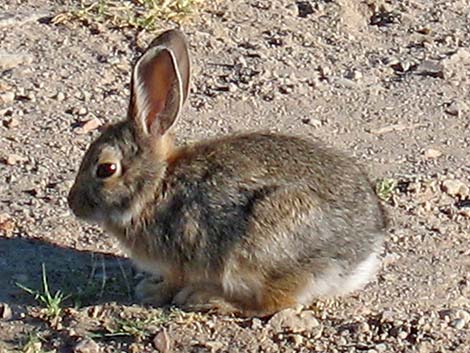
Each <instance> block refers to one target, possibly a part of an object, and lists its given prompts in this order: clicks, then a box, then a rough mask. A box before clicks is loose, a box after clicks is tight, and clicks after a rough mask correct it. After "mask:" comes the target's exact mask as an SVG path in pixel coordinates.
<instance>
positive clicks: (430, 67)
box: [416, 60, 444, 78]
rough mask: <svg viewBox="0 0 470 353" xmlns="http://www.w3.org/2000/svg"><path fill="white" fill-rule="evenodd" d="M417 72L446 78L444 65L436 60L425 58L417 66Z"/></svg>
mask: <svg viewBox="0 0 470 353" xmlns="http://www.w3.org/2000/svg"><path fill="white" fill-rule="evenodd" d="M416 73H417V74H418V75H422V76H431V77H437V78H444V66H443V65H442V64H441V63H440V62H438V61H434V60H424V61H422V62H421V64H419V65H418V67H417V68H416Z"/></svg>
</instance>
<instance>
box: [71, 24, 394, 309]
mask: <svg viewBox="0 0 470 353" xmlns="http://www.w3.org/2000/svg"><path fill="white" fill-rule="evenodd" d="M168 33H170V34H168ZM165 35H166V36H168V35H170V37H171V41H168V40H166V39H165V38H166V37H165ZM162 38H163V39H161V40H157V41H156V42H154V44H153V45H154V46H156V47H155V48H156V49H149V51H148V52H147V53H148V54H144V59H141V61H139V62H138V63H137V66H136V69H135V73H134V76H133V82H134V83H133V85H134V86H133V87H134V89H133V92H134V93H133V97H134V95H135V94H144V96H142V97H140V98H132V100H131V105H130V107H131V108H130V109H129V119H128V120H127V121H124V122H121V123H118V124H115V125H113V126H111V127H109V128H108V129H107V130H106V131H105V132H103V134H102V135H101V137H100V138H98V139H97V141H95V142H94V143H93V144H92V145H91V147H90V149H89V151H88V152H87V154H86V155H85V157H84V161H83V163H82V166H81V168H80V172H79V174H78V176H77V180H76V183H75V185H74V187H73V188H72V190H71V192H70V195H69V203H70V206H71V208H72V209H73V211H74V212H75V214H77V216H79V217H81V218H84V219H87V220H90V221H93V222H98V223H99V224H101V225H102V226H103V227H104V228H105V229H107V230H108V231H109V232H111V233H112V234H114V235H115V236H116V237H117V238H118V239H119V240H120V242H121V243H122V244H123V246H124V247H125V248H126V249H127V251H128V252H129V254H130V256H131V257H132V258H133V259H134V260H135V261H136V262H137V264H138V265H140V267H142V268H143V269H145V270H146V271H148V272H150V273H152V274H154V275H155V276H158V277H159V278H160V280H161V281H160V282H158V281H154V280H145V281H144V282H142V283H141V284H140V285H139V286H138V292H139V294H140V296H141V297H142V299H143V300H144V301H147V302H151V303H154V304H157V305H162V304H166V303H169V302H171V301H173V302H174V303H176V304H178V305H183V306H187V307H193V308H201V309H214V310H218V311H221V312H240V313H244V314H247V315H267V314H271V313H274V312H276V311H278V310H281V309H283V308H287V307H291V306H293V305H296V304H299V303H300V304H309V303H311V302H312V301H313V300H314V299H315V298H317V297H319V296H328V295H337V294H344V293H348V292H350V291H352V290H355V289H357V288H360V287H361V286H363V285H364V284H365V283H366V282H367V281H368V280H369V278H370V277H371V276H372V275H373V273H374V272H375V269H376V268H377V265H378V262H377V252H378V251H379V250H380V248H381V245H382V241H383V235H384V229H385V227H386V224H385V218H384V216H383V211H382V208H381V206H380V204H379V202H378V199H377V197H376V195H375V193H374V191H373V189H372V187H371V185H370V183H369V181H368V179H367V177H366V176H365V175H364V173H363V171H362V169H361V167H360V166H359V165H358V164H357V162H355V161H354V160H352V159H350V158H349V157H347V156H345V155H344V154H343V153H340V152H337V151H336V150H333V149H330V148H328V147H325V146H323V145H322V144H321V143H319V142H316V141H313V140H307V139H304V138H300V137H295V136H287V135H282V134H272V133H269V132H264V133H261V132H256V133H246V134H238V135H232V136H227V137H221V138H216V139H212V140H207V141H202V142H199V143H196V144H192V145H187V146H182V147H174V146H173V142H172V139H171V137H170V135H169V133H168V131H167V130H166V129H167V128H168V127H171V126H172V124H173V122H174V120H175V119H176V116H177V115H178V112H179V110H180V105H181V102H182V101H183V100H184V99H183V98H185V90H184V89H183V88H185V89H186V93H187V83H186V82H183V83H181V78H182V77H188V73H187V72H185V73H181V74H180V73H179V72H178V71H177V70H178V68H187V69H188V70H189V64H188V63H187V62H186V61H187V57H186V56H185V55H184V53H183V54H181V55H182V57H178V56H176V55H175V54H174V53H173V52H172V51H171V50H172V45H173V44H171V43H178V50H180V52H181V50H182V49H181V48H183V47H182V46H181V41H183V40H184V39H182V38H183V37H182V35H181V33H179V32H177V31H170V32H167V33H166V34H164V35H163V37H162ZM159 48H161V49H159ZM167 50H168V51H167ZM167 53H169V54H170V56H168V55H167ZM171 55H173V56H171ZM160 56H163V57H164V58H165V60H163V61H160ZM168 58H172V60H169V59H168ZM181 60H182V64H180V61H181ZM139 63H141V64H139ZM148 65H159V66H158V70H153V69H152V67H151V66H148ZM172 65H174V67H173V66H172ZM142 66H143V67H144V69H145V71H143V72H147V71H149V70H150V71H151V72H157V73H159V75H161V74H162V72H165V70H169V71H172V70H176V72H173V74H172V75H171V76H169V77H170V78H171V79H167V80H164V81H162V82H153V83H152V84H151V85H150V84H147V83H145V76H139V73H140V72H141V71H142V70H144V69H140V68H141V67H142ZM172 67H173V68H172ZM139 70H141V71H139ZM152 70H153V71H152ZM140 80H143V81H144V82H143V83H140ZM169 85H170V87H168V86H169ZM153 86H157V87H158V88H159V89H168V90H169V93H168V94H160V93H159V94H148V95H146V93H145V92H146V91H145V89H143V88H142V87H144V88H145V87H153ZM139 87H140V88H139ZM175 87H180V89H179V90H177V89H176V88H175ZM139 89H140V91H139ZM136 92H140V93H136ZM149 97H150V98H149ZM152 97H156V98H152ZM162 97H163V98H162ZM167 97H169V98H167ZM153 99H157V100H158V99H168V100H167V101H166V102H163V103H162V102H161V101H160V102H158V104H156V105H152V100H153ZM138 102H140V104H141V105H139V104H138ZM178 102H179V103H178ZM178 104H180V105H178ZM139 112H142V113H139ZM149 112H150V113H149ZM155 114H156V117H154V115H155ZM155 124H156V125H155ZM155 126H156V127H155ZM106 163H108V165H106ZM109 163H111V164H115V165H114V167H115V168H116V170H117V171H118V172H116V173H114V174H111V175H110V176H109V177H105V178H98V177H97V176H96V175H95V174H94V172H93V171H94V170H97V169H96V168H100V166H102V165H103V164H105V167H107V166H109ZM103 170H104V172H106V169H103Z"/></svg>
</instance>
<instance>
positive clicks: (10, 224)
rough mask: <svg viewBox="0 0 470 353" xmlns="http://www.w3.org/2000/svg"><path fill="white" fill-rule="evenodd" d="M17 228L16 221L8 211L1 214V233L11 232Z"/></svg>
mask: <svg viewBox="0 0 470 353" xmlns="http://www.w3.org/2000/svg"><path fill="white" fill-rule="evenodd" d="M14 229H15V221H14V220H13V219H12V218H11V217H10V216H9V215H8V214H6V213H2V214H0V233H5V234H6V235H9V234H11V232H12V231H13V230H14Z"/></svg>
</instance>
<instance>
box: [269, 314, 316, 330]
mask: <svg viewBox="0 0 470 353" xmlns="http://www.w3.org/2000/svg"><path fill="white" fill-rule="evenodd" d="M268 323H269V325H270V326H271V327H272V328H273V329H274V330H275V331H282V330H287V331H291V332H293V333H301V332H304V331H308V330H310V329H312V328H315V327H318V326H319V325H320V323H319V322H318V320H317V319H316V317H315V313H314V312H313V311H311V310H306V311H302V312H300V313H298V312H297V310H295V309H286V310H282V311H280V312H278V313H277V314H275V315H274V316H273V317H272V318H271V319H270V320H269V322H268Z"/></svg>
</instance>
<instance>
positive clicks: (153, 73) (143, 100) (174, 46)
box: [129, 29, 190, 136]
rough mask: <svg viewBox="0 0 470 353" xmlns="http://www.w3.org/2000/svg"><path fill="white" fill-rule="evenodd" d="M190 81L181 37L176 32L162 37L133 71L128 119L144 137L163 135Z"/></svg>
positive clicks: (187, 57)
mask: <svg viewBox="0 0 470 353" xmlns="http://www.w3.org/2000/svg"><path fill="white" fill-rule="evenodd" d="M189 78H190V61H189V53H188V47H187V44H186V40H185V38H184V35H183V33H181V32H180V31H179V30H176V29H174V30H169V31H166V32H164V33H162V34H161V35H160V36H158V37H157V38H155V39H154V41H153V42H152V43H151V44H150V46H149V48H148V49H147V51H146V52H145V53H144V54H143V55H142V57H141V58H140V59H139V61H138V62H137V64H136V65H135V67H134V72H133V73H132V87H131V102H130V106H129V119H131V120H132V122H133V123H134V124H136V125H137V128H139V130H140V131H142V132H143V133H144V134H152V135H155V136H162V135H164V134H165V133H166V132H167V131H168V129H169V128H170V127H171V126H172V125H173V124H174V122H175V120H176V118H177V117H178V114H179V113H180V110H181V108H182V106H183V103H184V102H185V100H186V98H187V96H188V92H189Z"/></svg>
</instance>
